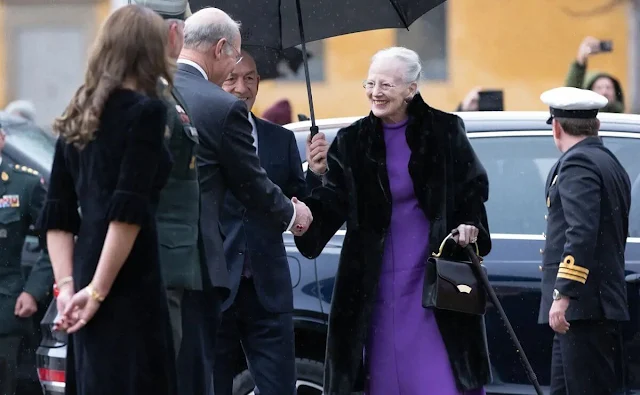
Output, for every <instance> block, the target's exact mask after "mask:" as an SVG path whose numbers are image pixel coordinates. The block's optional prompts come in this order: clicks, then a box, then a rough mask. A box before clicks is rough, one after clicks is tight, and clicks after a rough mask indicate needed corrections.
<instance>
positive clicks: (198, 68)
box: [178, 59, 209, 81]
mask: <svg viewBox="0 0 640 395" xmlns="http://www.w3.org/2000/svg"><path fill="white" fill-rule="evenodd" d="M178 63H182V64H188V65H189V66H191V67H193V68H194V69H196V70H198V71H199V72H200V74H202V76H203V77H204V79H205V80H207V81H208V80H209V77H208V76H207V73H206V71H204V69H203V68H202V66H200V65H199V64H197V63H196V62H194V61H192V60H189V59H178Z"/></svg>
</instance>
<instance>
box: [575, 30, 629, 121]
mask: <svg viewBox="0 0 640 395" xmlns="http://www.w3.org/2000/svg"><path fill="white" fill-rule="evenodd" d="M612 51H613V43H612V42H611V41H609V40H601V39H597V38H595V37H590V36H589V37H585V38H584V40H582V43H580V47H579V48H578V54H577V56H576V60H575V61H574V62H573V63H571V66H570V67H569V72H568V73H567V77H566V80H565V85H566V86H570V87H574V88H582V89H589V90H592V91H594V92H596V93H599V94H601V95H602V96H604V97H606V98H607V100H609V103H608V104H607V105H606V106H605V107H604V108H603V109H601V110H600V111H601V112H615V113H621V112H624V107H625V105H624V93H623V91H622V85H621V84H620V81H619V80H618V79H617V78H615V77H614V76H612V75H611V74H607V73H604V72H591V73H587V60H588V59H589V57H590V56H592V55H596V54H602V53H607V52H612Z"/></svg>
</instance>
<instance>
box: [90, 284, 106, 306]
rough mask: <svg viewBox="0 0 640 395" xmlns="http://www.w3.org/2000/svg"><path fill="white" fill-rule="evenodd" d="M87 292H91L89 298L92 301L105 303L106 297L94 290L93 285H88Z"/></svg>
mask: <svg viewBox="0 0 640 395" xmlns="http://www.w3.org/2000/svg"><path fill="white" fill-rule="evenodd" d="M87 292H89V296H90V297H91V299H93V300H95V301H96V302H100V303H102V302H104V297H103V296H102V295H100V294H99V293H98V291H96V290H95V289H94V288H93V285H91V284H89V285H87Z"/></svg>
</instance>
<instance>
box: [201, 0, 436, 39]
mask: <svg viewBox="0 0 640 395" xmlns="http://www.w3.org/2000/svg"><path fill="white" fill-rule="evenodd" d="M298 1H299V2H300V4H299V5H300V11H301V21H302V25H303V26H304V40H302V38H301V34H300V33H301V32H300V28H299V26H300V23H299V21H298V14H297V12H296V0H271V1H270V0H190V4H191V10H192V11H193V12H196V11H197V10H200V9H202V8H204V7H216V8H219V9H221V10H223V11H224V12H226V13H227V14H229V15H230V16H231V17H232V18H234V19H236V20H238V21H240V22H241V23H242V44H243V45H245V44H246V45H260V46H266V47H270V48H277V49H280V48H289V47H293V46H296V45H299V44H302V42H303V41H305V42H310V41H316V40H321V39H324V38H329V37H335V36H340V35H343V34H348V33H356V32H362V31H368V30H376V29H388V28H408V27H409V26H410V25H411V24H412V23H413V22H415V21H416V20H417V19H418V18H420V17H421V16H422V15H424V14H425V13H427V12H428V11H430V10H431V9H433V8H435V7H436V6H438V5H440V4H442V3H444V2H445V0H298Z"/></svg>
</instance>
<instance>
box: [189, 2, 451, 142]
mask: <svg viewBox="0 0 640 395" xmlns="http://www.w3.org/2000/svg"><path fill="white" fill-rule="evenodd" d="M445 1H446V0H306V1H305V2H304V4H300V0H190V4H191V10H193V11H197V10H200V9H202V8H204V7H217V8H219V9H221V10H223V11H225V12H226V13H228V14H229V15H230V16H231V17H233V18H234V19H236V20H239V21H240V22H241V23H242V42H243V45H244V44H247V45H249V44H250V45H259V46H265V47H270V48H275V49H285V48H290V47H293V46H295V45H298V44H301V45H302V56H303V59H304V63H303V64H304V71H305V77H306V82H307V96H308V97H309V114H310V115H311V134H312V135H313V134H315V133H317V131H318V128H317V126H316V122H315V112H314V109H313V96H312V94H311V80H310V79H309V66H308V62H307V47H306V45H305V43H307V42H310V41H316V40H321V39H324V38H329V37H335V36H340V35H343V34H348V33H356V32H363V31H368V30H376V29H389V28H405V29H408V28H409V25H411V24H412V23H413V22H415V21H416V19H418V18H420V17H421V16H422V15H424V14H425V13H427V12H428V11H430V10H431V9H433V8H435V7H437V6H438V5H440V4H442V3H444V2H445Z"/></svg>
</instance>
